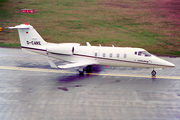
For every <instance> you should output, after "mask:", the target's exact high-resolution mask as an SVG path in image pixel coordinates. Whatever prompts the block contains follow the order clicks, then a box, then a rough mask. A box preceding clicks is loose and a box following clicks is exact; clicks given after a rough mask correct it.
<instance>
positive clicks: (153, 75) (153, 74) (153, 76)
mask: <svg viewBox="0 0 180 120" xmlns="http://www.w3.org/2000/svg"><path fill="white" fill-rule="evenodd" d="M151 75H152V78H155V77H156V71H155V70H153V71H152V72H151Z"/></svg>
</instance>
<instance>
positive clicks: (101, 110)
mask: <svg viewBox="0 0 180 120" xmlns="http://www.w3.org/2000/svg"><path fill="white" fill-rule="evenodd" d="M163 59H166V60H168V61H170V62H172V63H174V64H175V65H176V67H175V68H171V69H164V70H157V78H156V79H152V78H151V74H150V73H151V70H150V69H139V68H116V67H115V68H111V67H107V68H106V67H101V68H100V69H101V71H99V72H95V73H93V74H85V75H84V76H79V75H78V72H77V71H76V70H75V69H70V70H56V69H51V68H50V66H49V64H48V62H47V61H46V57H43V56H40V55H37V54H28V53H25V52H23V51H21V49H9V48H0V120H132V119H133V120H149V119H150V120H179V119H180V64H179V61H180V58H167V57H165V58H163ZM54 61H55V62H57V63H58V61H56V60H54ZM60 63H61V62H59V64H60Z"/></svg>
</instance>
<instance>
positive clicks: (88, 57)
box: [25, 44, 174, 68]
mask: <svg viewBox="0 0 180 120" xmlns="http://www.w3.org/2000/svg"><path fill="white" fill-rule="evenodd" d="M25 49H27V48H25ZM28 49H29V48H28ZM72 49H74V50H73V51H72ZM30 50H31V51H32V50H33V52H38V53H40V54H43V55H48V56H49V57H52V58H56V59H59V60H63V61H68V62H72V63H75V62H84V61H86V62H90V63H92V62H93V63H95V64H96V65H106V66H117V67H139V68H167V67H174V64H172V63H170V62H168V61H165V60H163V59H160V58H158V57H156V56H154V55H151V54H150V53H148V52H146V51H145V50H144V49H141V48H128V47H101V46H80V45H78V44H77V45H73V44H72V45H71V44H70V45H68V44H67V45H66V44H50V45H48V46H42V48H38V49H30ZM141 52H146V53H147V54H140V53H141Z"/></svg>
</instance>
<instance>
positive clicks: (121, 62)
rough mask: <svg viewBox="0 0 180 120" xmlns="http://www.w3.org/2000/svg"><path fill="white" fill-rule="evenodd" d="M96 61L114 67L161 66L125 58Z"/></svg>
mask: <svg viewBox="0 0 180 120" xmlns="http://www.w3.org/2000/svg"><path fill="white" fill-rule="evenodd" d="M98 63H99V64H101V65H108V66H116V67H137V68H162V66H159V65H154V64H151V63H139V62H134V61H125V60H107V59H99V60H98Z"/></svg>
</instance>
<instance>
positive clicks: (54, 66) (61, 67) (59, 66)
mask: <svg viewBox="0 0 180 120" xmlns="http://www.w3.org/2000/svg"><path fill="white" fill-rule="evenodd" d="M47 60H48V62H49V64H50V66H51V67H52V68H60V69H67V68H75V67H82V66H88V65H97V63H95V62H91V61H85V62H82V61H80V62H73V63H68V64H65V65H58V66H57V65H55V64H54V63H53V61H52V60H51V59H50V58H49V57H47Z"/></svg>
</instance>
